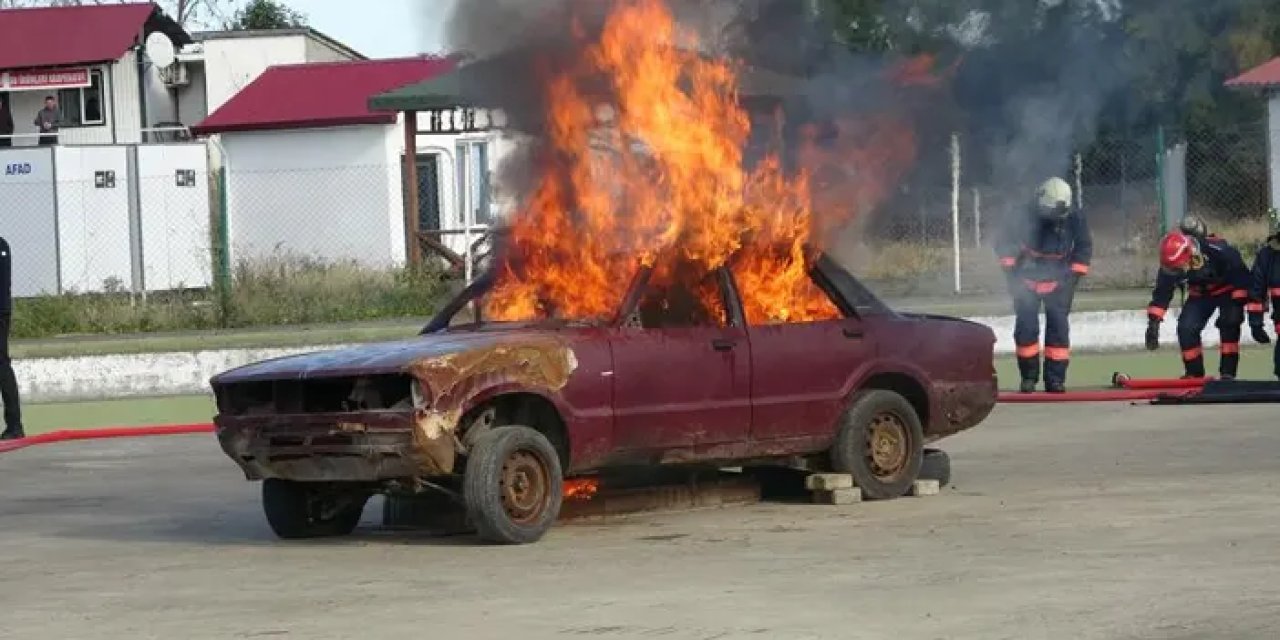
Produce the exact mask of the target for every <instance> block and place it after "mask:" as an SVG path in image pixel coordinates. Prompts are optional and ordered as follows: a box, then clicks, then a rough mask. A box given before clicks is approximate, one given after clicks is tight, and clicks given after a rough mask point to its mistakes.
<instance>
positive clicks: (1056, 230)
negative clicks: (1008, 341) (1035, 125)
mask: <svg viewBox="0 0 1280 640" xmlns="http://www.w3.org/2000/svg"><path fill="white" fill-rule="evenodd" d="M1071 202H1072V200H1071V186H1070V185H1068V184H1067V183H1066V181H1065V180H1062V179H1061V178H1050V179H1049V180H1046V181H1045V182H1044V183H1043V184H1041V185H1040V188H1039V189H1037V191H1036V201H1035V203H1034V206H1033V207H1032V211H1031V212H1030V215H1026V216H1019V217H1018V218H1017V219H1015V220H1014V221H1013V223H1012V224H1009V225H1006V227H1005V229H1004V231H1005V233H1004V234H1003V236H1002V237H1001V238H1000V239H999V241H998V242H997V245H996V253H997V255H998V257H999V258H1000V266H1001V267H1002V268H1003V269H1004V271H1005V275H1006V277H1007V278H1008V284H1009V292H1010V295H1011V296H1012V297H1013V309H1014V313H1015V314H1016V320H1015V323H1014V329H1013V340H1014V343H1015V346H1016V349H1017V356H1018V371H1019V373H1020V374H1021V377H1022V384H1021V387H1020V389H1021V391H1022V392H1023V393H1030V392H1032V391H1035V389H1036V385H1037V384H1038V383H1039V382H1040V307H1041V306H1042V305H1043V307H1044V316H1045V319H1044V386H1045V390H1046V391H1049V392H1050V393H1062V392H1064V391H1066V384H1067V365H1068V364H1069V363H1070V361H1071V327H1070V321H1069V319H1068V316H1070V314H1071V304H1072V301H1073V300H1074V299H1075V290H1076V286H1077V285H1078V284H1079V280H1080V278H1081V277H1083V276H1085V275H1086V274H1088V273H1089V264H1090V261H1091V260H1092V259H1093V235H1092V233H1091V232H1090V230H1089V223H1088V221H1087V220H1086V219H1085V217H1084V212H1082V211H1080V210H1079V209H1077V208H1075V207H1073V206H1072V204H1071Z"/></svg>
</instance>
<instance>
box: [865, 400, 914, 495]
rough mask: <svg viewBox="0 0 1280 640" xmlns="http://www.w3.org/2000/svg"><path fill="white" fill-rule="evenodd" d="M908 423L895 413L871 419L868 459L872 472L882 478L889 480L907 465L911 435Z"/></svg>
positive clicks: (879, 415) (868, 434)
mask: <svg viewBox="0 0 1280 640" xmlns="http://www.w3.org/2000/svg"><path fill="white" fill-rule="evenodd" d="M907 434H908V431H907V425H906V424H905V423H904V422H903V421H902V418H900V417H898V415H897V414H894V413H887V412H886V413H881V414H877V415H876V417H874V418H872V419H871V426H870V427H869V428H868V429H867V461H868V462H870V463H871V472H872V473H873V474H875V476H876V477H877V478H879V479H881V480H889V479H892V478H894V477H895V476H897V475H898V474H900V473H902V471H903V470H904V469H906V467H907V458H908V456H909V453H908V452H909V451H910V446H909V445H910V443H911V440H910V436H909V435H907Z"/></svg>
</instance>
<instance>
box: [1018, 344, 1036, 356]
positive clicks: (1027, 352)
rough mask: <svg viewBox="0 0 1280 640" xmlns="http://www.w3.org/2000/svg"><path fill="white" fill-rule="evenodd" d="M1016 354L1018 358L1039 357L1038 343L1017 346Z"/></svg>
mask: <svg viewBox="0 0 1280 640" xmlns="http://www.w3.org/2000/svg"><path fill="white" fill-rule="evenodd" d="M1017 353H1018V357H1019V358H1034V357H1036V356H1038V355H1040V343H1038V342H1037V343H1036V344H1024V345H1018V349H1017Z"/></svg>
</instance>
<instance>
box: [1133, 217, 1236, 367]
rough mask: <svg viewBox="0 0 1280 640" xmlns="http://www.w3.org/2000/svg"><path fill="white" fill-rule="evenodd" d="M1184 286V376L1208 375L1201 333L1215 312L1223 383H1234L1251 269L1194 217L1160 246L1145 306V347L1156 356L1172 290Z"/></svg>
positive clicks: (1181, 316)
mask: <svg viewBox="0 0 1280 640" xmlns="http://www.w3.org/2000/svg"><path fill="white" fill-rule="evenodd" d="M1180 286H1185V287H1186V288H1187V299H1186V302H1185V303H1184V304H1183V306H1182V312H1181V313H1179V314H1178V346H1179V347H1180V348H1181V349H1182V363H1183V368H1184V375H1183V377H1184V378H1203V377H1204V376H1205V371H1204V350H1203V348H1202V347H1201V343H1200V333H1201V332H1202V331H1204V328H1205V327H1206V326H1207V325H1208V324H1209V318H1211V317H1212V316H1213V314H1214V312H1215V311H1216V312H1217V314H1218V322H1217V327H1218V334H1219V336H1221V347H1220V353H1221V358H1220V360H1219V364H1218V373H1219V375H1220V376H1221V378H1222V379H1224V380H1229V379H1233V378H1235V376H1236V371H1237V369H1238V368H1239V365H1240V329H1241V327H1242V325H1244V309H1245V304H1246V303H1247V302H1248V297H1249V269H1248V267H1246V266H1245V263H1244V258H1243V257H1241V255H1240V252H1239V251H1238V250H1237V249H1236V248H1235V247H1233V246H1231V245H1230V244H1229V243H1228V242H1227V241H1226V240H1224V239H1222V238H1219V237H1217V236H1215V235H1212V234H1210V233H1208V231H1207V230H1206V229H1205V227H1204V223H1203V222H1201V221H1199V220H1198V219H1196V218H1194V217H1189V218H1188V219H1187V220H1185V221H1184V222H1183V224H1182V225H1181V226H1180V228H1179V229H1177V230H1175V231H1170V232H1169V233H1167V234H1165V236H1164V238H1163V239H1162V240H1161V241H1160V270H1159V272H1158V273H1157V275H1156V284H1155V288H1154V289H1153V290H1152V292H1151V304H1149V305H1148V306H1147V335H1146V343H1147V348H1148V349H1150V350H1152V351H1154V350H1156V349H1158V348H1159V346H1160V323H1161V322H1163V321H1164V316H1165V313H1166V312H1167V311H1168V309H1169V303H1170V302H1172V300H1173V292H1174V290H1175V289H1177V288H1178V287H1180Z"/></svg>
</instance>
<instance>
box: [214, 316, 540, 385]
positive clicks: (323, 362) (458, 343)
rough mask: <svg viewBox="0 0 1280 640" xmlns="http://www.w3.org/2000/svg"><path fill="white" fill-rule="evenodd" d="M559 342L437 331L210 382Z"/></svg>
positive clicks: (302, 357)
mask: <svg viewBox="0 0 1280 640" xmlns="http://www.w3.org/2000/svg"><path fill="white" fill-rule="evenodd" d="M530 342H536V343H538V344H564V340H563V339H562V338H561V337H560V336H558V335H557V332H555V331H545V330H542V331H530V330H515V331H494V332H465V333H462V332H460V333H438V334H431V335H425V336H418V337H416V338H412V339H408V340H399V341H396V342H378V343H372V344H365V345H359V346H353V347H346V348H342V349H332V350H328V351H316V352H312V353H304V354H299V355H292V356H284V357H280V358H274V359H271V360H263V361H261V362H255V363H253V364H248V365H245V366H242V367H237V368H235V369H231V370H229V371H225V372H223V373H220V374H218V375H216V376H214V377H213V379H212V380H211V381H210V382H211V383H212V384H215V385H216V384H227V383H234V382H251V381H261V380H300V379H307V378H328V377H334V376H347V375H367V374H386V373H399V372H402V371H404V370H405V369H406V368H407V367H408V366H409V365H411V364H413V363H415V362H418V361H421V360H423V359H427V358H433V357H439V356H444V355H449V354H454V353H462V352H465V351H472V350H481V349H488V348H492V347H495V346H500V345H506V344H528V343H530Z"/></svg>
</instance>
